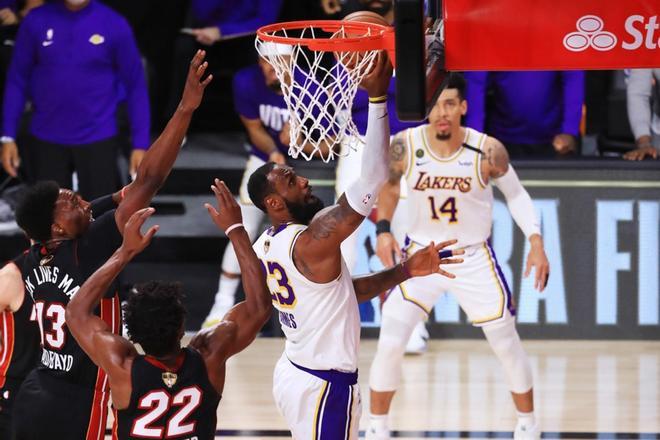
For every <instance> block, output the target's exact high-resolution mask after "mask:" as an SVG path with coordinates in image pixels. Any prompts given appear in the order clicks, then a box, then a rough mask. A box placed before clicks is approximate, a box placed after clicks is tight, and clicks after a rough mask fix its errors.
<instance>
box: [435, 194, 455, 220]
mask: <svg viewBox="0 0 660 440" xmlns="http://www.w3.org/2000/svg"><path fill="white" fill-rule="evenodd" d="M436 206H437V205H436V203H435V197H432V196H429V207H430V208H431V219H433V220H440V216H441V215H444V216H448V217H449V223H455V222H457V221H458V218H457V217H456V214H457V213H458V209H456V197H449V198H448V199H447V200H445V201H444V203H443V204H442V205H440V208H436Z"/></svg>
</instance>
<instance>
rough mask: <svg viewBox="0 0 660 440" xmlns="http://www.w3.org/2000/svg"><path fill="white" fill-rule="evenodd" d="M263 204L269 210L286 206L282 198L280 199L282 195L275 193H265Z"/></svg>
mask: <svg viewBox="0 0 660 440" xmlns="http://www.w3.org/2000/svg"><path fill="white" fill-rule="evenodd" d="M264 205H265V206H266V209H267V210H269V211H279V210H280V209H282V208H283V207H285V206H286V205H285V204H284V200H282V197H280V196H278V195H277V194H269V195H267V196H266V198H265V199H264Z"/></svg>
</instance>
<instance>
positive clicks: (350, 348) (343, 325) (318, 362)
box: [253, 223, 360, 372]
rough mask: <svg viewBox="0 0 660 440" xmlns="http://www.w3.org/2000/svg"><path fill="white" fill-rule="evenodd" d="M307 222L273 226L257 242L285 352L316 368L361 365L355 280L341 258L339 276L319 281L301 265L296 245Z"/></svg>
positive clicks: (350, 369)
mask: <svg viewBox="0 0 660 440" xmlns="http://www.w3.org/2000/svg"><path fill="white" fill-rule="evenodd" d="M305 229H307V226H305V225H300V224H292V223H290V224H285V225H280V226H279V227H277V228H275V227H271V228H269V229H268V230H267V231H265V232H264V233H263V234H262V235H261V237H259V239H258V240H257V241H256V242H255V243H254V246H253V247H254V250H255V252H256V254H257V256H258V257H259V259H260V260H261V263H262V264H263V269H264V272H265V274H266V282H267V284H268V289H269V290H270V292H271V297H272V300H273V305H274V306H275V308H276V309H277V310H278V311H279V319H280V324H281V326H282V330H283V332H284V335H285V336H286V345H285V349H284V351H285V353H286V355H287V357H288V358H289V360H290V361H291V362H293V363H295V364H297V365H300V366H303V367H306V368H311V369H314V370H339V371H344V372H354V371H356V370H357V354H358V347H359V343H360V315H359V311H358V303H357V298H356V296H355V290H354V288H353V280H352V279H351V275H350V273H349V271H348V268H347V267H346V264H345V263H344V261H343V259H342V270H341V274H340V275H339V277H338V278H336V279H335V280H333V281H330V282H328V283H323V284H319V283H315V282H313V281H310V280H308V279H307V278H306V277H305V276H304V275H303V274H301V273H300V272H299V271H298V268H296V265H295V264H294V262H293V248H294V246H295V244H296V240H297V239H298V237H299V236H300V234H301V233H302V232H303V231H304V230H305Z"/></svg>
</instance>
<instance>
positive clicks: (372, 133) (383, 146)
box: [346, 102, 390, 217]
mask: <svg viewBox="0 0 660 440" xmlns="http://www.w3.org/2000/svg"><path fill="white" fill-rule="evenodd" d="M389 147H390V122H389V117H388V114H387V103H386V102H385V103H379V104H371V103H370V104H369V122H368V124H367V134H366V140H365V146H364V151H363V153H362V166H361V170H360V175H359V176H357V178H356V180H355V181H354V182H353V183H352V184H351V185H350V186H349V187H348V189H347V190H346V200H347V201H348V204H349V205H351V208H353V209H354V210H355V212H358V213H360V214H362V215H363V216H365V217H366V216H368V215H369V214H370V213H371V208H372V207H373V206H374V203H375V202H376V198H377V197H378V193H379V192H380V190H381V188H382V187H383V185H384V184H385V182H386V181H387V176H388V172H389V157H390V156H389V151H388V150H389Z"/></svg>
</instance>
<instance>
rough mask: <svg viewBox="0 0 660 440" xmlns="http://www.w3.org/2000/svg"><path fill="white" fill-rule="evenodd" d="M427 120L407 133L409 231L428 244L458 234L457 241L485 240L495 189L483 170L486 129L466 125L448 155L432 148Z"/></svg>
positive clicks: (489, 225)
mask: <svg viewBox="0 0 660 440" xmlns="http://www.w3.org/2000/svg"><path fill="white" fill-rule="evenodd" d="M427 127H428V125H421V126H419V127H415V128H410V129H408V130H406V131H405V132H404V133H403V135H404V136H405V141H406V146H407V158H408V163H407V164H406V172H405V175H404V178H405V181H406V187H407V190H408V207H409V209H408V212H409V217H408V225H407V228H406V230H407V233H408V234H407V235H408V237H409V238H410V239H411V240H413V241H415V242H418V243H420V244H423V245H426V244H427V243H429V242H430V241H431V240H433V241H434V242H436V243H438V242H440V241H445V240H451V239H457V240H458V243H457V245H456V246H457V247H463V246H470V245H473V244H478V243H482V242H484V241H486V240H487V239H488V237H490V232H491V226H492V210H493V190H492V188H491V186H490V185H489V184H487V183H485V182H484V181H483V178H482V176H481V161H482V160H484V157H483V156H484V155H483V154H482V153H481V151H482V148H483V144H484V141H485V140H486V135H485V134H483V133H480V132H478V131H476V130H472V129H471V128H465V139H464V141H463V145H462V146H461V147H460V148H459V149H458V150H457V151H456V152H455V153H454V154H453V155H451V156H449V157H438V155H437V154H435V153H434V152H433V151H432V150H431V146H430V142H429V139H428V134H427Z"/></svg>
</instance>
